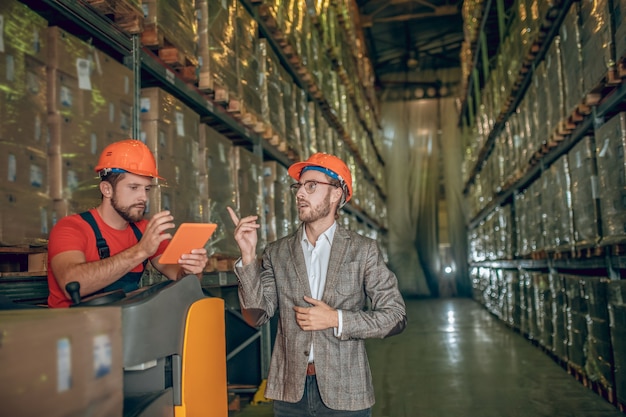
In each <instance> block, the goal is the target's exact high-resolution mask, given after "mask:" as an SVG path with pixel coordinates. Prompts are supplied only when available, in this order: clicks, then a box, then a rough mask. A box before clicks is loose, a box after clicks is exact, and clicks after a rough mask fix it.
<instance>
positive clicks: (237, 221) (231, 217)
mask: <svg viewBox="0 0 626 417" xmlns="http://www.w3.org/2000/svg"><path fill="white" fill-rule="evenodd" d="M226 210H228V214H229V215H230V219H231V220H232V221H233V223H234V224H235V226H237V224H239V218H238V217H237V215H236V214H235V210H233V209H232V208H230V207H226Z"/></svg>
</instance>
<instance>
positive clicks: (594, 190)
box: [591, 175, 600, 200]
mask: <svg viewBox="0 0 626 417" xmlns="http://www.w3.org/2000/svg"><path fill="white" fill-rule="evenodd" d="M598 190H599V188H598V176H597V175H592V176H591V198H593V199H594V200H595V199H598V198H600V194H599V193H598Z"/></svg>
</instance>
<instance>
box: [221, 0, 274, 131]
mask: <svg viewBox="0 0 626 417" xmlns="http://www.w3.org/2000/svg"><path fill="white" fill-rule="evenodd" d="M236 10H237V16H236V18H235V37H236V38H237V49H236V51H237V90H236V93H235V94H236V96H237V98H238V99H239V107H237V106H233V103H231V104H229V109H230V110H231V111H237V112H239V117H240V118H241V121H242V123H243V124H245V125H246V126H251V127H252V128H253V130H255V131H256V132H262V131H263V130H264V128H263V124H264V123H269V120H267V119H262V118H261V116H262V107H263V106H262V104H261V100H262V97H261V95H262V93H263V92H264V90H265V83H266V82H267V81H266V78H265V76H264V75H265V73H264V72H263V70H262V69H263V66H262V64H261V62H260V60H261V59H262V56H261V54H260V50H259V41H260V39H259V34H258V23H257V22H256V20H255V19H254V18H253V17H252V16H251V15H250V13H248V11H247V10H246V9H245V7H243V5H242V4H240V3H239V2H238V3H237V9H236Z"/></svg>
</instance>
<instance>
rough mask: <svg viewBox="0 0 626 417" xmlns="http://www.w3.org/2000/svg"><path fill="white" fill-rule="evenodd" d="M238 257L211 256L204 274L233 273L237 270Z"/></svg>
mask: <svg viewBox="0 0 626 417" xmlns="http://www.w3.org/2000/svg"><path fill="white" fill-rule="evenodd" d="M236 261H237V257H234V256H231V255H223V254H214V255H211V256H209V262H207V266H206V267H205V268H204V272H231V271H234V270H235V262H236Z"/></svg>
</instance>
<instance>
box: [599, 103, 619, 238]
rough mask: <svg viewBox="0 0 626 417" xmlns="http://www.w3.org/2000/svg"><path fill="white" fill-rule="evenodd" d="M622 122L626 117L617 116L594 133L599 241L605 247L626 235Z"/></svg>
mask: <svg viewBox="0 0 626 417" xmlns="http://www.w3.org/2000/svg"><path fill="white" fill-rule="evenodd" d="M625 123H626V114H624V113H619V114H617V115H615V116H614V117H613V118H611V119H609V120H607V121H606V122H605V123H604V124H603V125H601V126H600V127H598V128H597V129H596V132H595V142H596V158H597V161H598V185H599V187H598V196H599V199H600V214H601V216H600V217H601V219H602V220H601V221H602V241H603V243H607V244H609V243H615V242H616V241H617V242H619V241H621V240H623V238H624V235H625V234H626V232H625V231H626V198H625V196H626V169H625V167H626V160H625V159H624V150H625V143H626V128H625Z"/></svg>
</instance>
